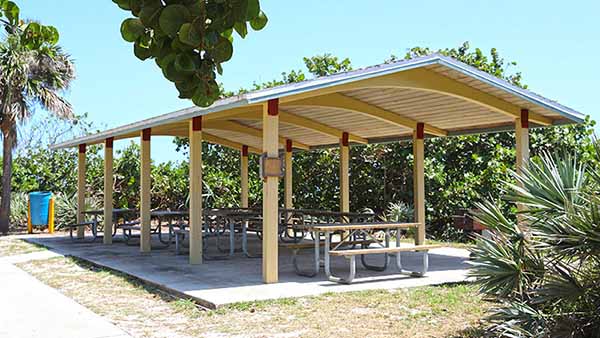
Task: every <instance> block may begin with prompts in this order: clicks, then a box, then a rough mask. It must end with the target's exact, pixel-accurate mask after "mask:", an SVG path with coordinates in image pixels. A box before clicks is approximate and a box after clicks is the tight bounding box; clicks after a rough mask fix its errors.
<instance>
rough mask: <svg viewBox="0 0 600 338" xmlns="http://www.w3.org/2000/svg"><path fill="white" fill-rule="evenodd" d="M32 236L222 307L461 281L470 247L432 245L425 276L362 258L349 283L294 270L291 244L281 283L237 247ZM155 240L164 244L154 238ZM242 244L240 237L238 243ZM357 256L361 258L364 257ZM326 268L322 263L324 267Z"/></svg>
mask: <svg viewBox="0 0 600 338" xmlns="http://www.w3.org/2000/svg"><path fill="white" fill-rule="evenodd" d="M26 240H28V241H30V242H33V243H37V244H40V245H43V246H45V247H48V248H49V249H50V250H52V251H54V252H57V253H59V254H63V255H70V256H75V257H78V258H81V259H84V260H87V261H89V262H91V263H93V264H96V265H99V266H103V267H107V268H110V269H113V270H118V271H120V272H123V273H126V274H128V275H131V276H134V277H136V278H138V279H141V280H143V281H145V282H147V283H150V284H153V285H155V286H158V287H160V288H163V289H165V290H167V291H170V292H173V293H176V294H179V295H182V296H187V297H192V298H194V299H195V300H196V301H197V302H199V303H200V304H202V305H204V306H206V307H208V308H216V307H219V306H223V305H226V304H231V303H238V302H248V301H257V300H268V299H278V298H288V297H303V296H313V295H318V294H323V293H327V292H347V291H361V290H373V289H397V288H405V287H415V286H425V285H437V284H445V283H456V282H463V281H466V280H467V273H468V268H469V266H468V264H467V261H468V259H469V252H468V251H467V250H464V249H456V248H440V249H435V250H432V251H430V254H429V272H428V274H427V275H426V276H425V277H422V278H415V277H409V276H406V275H401V274H398V273H397V272H396V270H395V265H393V264H390V266H389V267H388V269H387V270H386V271H383V272H375V271H370V270H366V269H365V268H364V267H362V265H361V264H360V263H359V264H358V267H357V276H356V279H355V281H354V283H352V284H350V285H343V284H338V283H333V282H330V281H328V280H327V278H326V277H325V273H324V272H323V271H321V273H320V274H319V275H317V276H316V277H313V278H308V277H302V276H298V275H297V274H296V273H295V272H294V267H293V264H292V255H291V252H290V251H289V250H286V249H283V248H280V250H279V283H276V284H263V282H262V270H261V265H262V260H261V259H260V258H247V257H245V256H244V255H243V254H242V253H237V254H236V255H235V256H234V257H233V258H230V259H224V260H207V261H205V263H204V264H202V265H196V266H192V265H189V264H188V256H187V255H185V254H184V255H175V252H174V245H172V246H170V247H169V248H167V249H160V250H159V249H155V250H153V251H152V252H151V253H148V254H142V253H140V251H139V247H138V246H127V245H125V244H124V243H122V242H120V241H119V239H118V238H116V239H115V243H114V244H112V245H110V246H105V245H103V244H102V240H101V239H100V240H97V241H96V242H94V243H89V242H88V243H80V242H72V241H71V240H70V239H69V238H68V237H65V236H59V235H55V236H50V235H41V236H40V235H38V236H32V237H28V238H27V239H26ZM153 241H156V242H153V246H155V247H160V246H161V245H160V243H159V242H158V240H156V239H153ZM214 244H215V243H214V242H213V241H209V243H208V247H209V251H211V252H209V255H210V254H212V255H216V254H218V251H217V250H216V248H215V245H214ZM238 245H239V243H238ZM249 248H250V251H251V252H260V240H259V239H258V238H256V237H254V238H251V239H250V240H249ZM302 255H303V256H302V257H301V259H300V263H301V264H302V266H305V267H306V269H309V268H310V267H311V266H312V265H311V262H312V259H313V256H312V251H311V250H306V251H305V252H303V253H302ZM368 259H369V261H370V262H376V261H379V262H381V260H382V258H381V256H380V257H378V256H377V255H371V256H369V257H368ZM357 261H360V259H358V260H357ZM402 261H403V265H404V267H405V268H406V269H411V268H414V269H415V270H416V269H418V266H419V264H420V262H421V255H420V254H418V253H403V254H402ZM321 270H322V269H321ZM332 270H333V271H334V272H337V273H339V274H344V273H346V271H348V262H347V260H345V259H344V258H342V257H332Z"/></svg>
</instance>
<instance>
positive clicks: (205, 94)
mask: <svg viewBox="0 0 600 338" xmlns="http://www.w3.org/2000/svg"><path fill="white" fill-rule="evenodd" d="M219 92H220V90H219V85H218V84H217V82H215V81H214V80H211V81H208V82H201V83H199V84H198V87H197V88H196V91H195V92H194V96H193V97H192V102H194V104H195V105H197V106H200V107H208V106H210V105H211V104H212V103H213V102H214V101H215V100H217V99H218V97H219Z"/></svg>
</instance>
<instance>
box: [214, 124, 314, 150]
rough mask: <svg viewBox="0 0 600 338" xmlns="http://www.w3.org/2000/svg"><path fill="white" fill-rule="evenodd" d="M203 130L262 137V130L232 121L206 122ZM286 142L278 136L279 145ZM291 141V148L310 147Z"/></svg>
mask: <svg viewBox="0 0 600 338" xmlns="http://www.w3.org/2000/svg"><path fill="white" fill-rule="evenodd" d="M204 128H207V129H220V130H228V131H233V132H236V133H241V134H247V135H251V136H254V137H258V138H260V139H262V137H263V131H262V129H258V128H254V127H249V126H246V125H243V124H241V123H237V122H233V121H222V120H212V121H207V122H206V123H204ZM287 140H288V139H287V138H285V137H283V136H279V143H280V144H282V145H285V144H286V142H287ZM291 141H292V146H293V147H294V148H298V149H304V150H309V149H310V146H308V145H306V144H304V143H301V142H298V141H294V140H291Z"/></svg>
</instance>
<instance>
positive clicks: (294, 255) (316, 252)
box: [292, 232, 320, 277]
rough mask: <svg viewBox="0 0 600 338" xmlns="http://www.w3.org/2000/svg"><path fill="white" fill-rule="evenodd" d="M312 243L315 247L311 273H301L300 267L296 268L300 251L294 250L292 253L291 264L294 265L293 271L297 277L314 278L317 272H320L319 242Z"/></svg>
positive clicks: (315, 234)
mask: <svg viewBox="0 0 600 338" xmlns="http://www.w3.org/2000/svg"><path fill="white" fill-rule="evenodd" d="M313 235H314V236H316V237H318V234H317V233H316V232H315V233H314V234H313ZM314 242H315V246H314V256H315V260H314V267H313V271H309V272H305V271H302V270H301V269H300V267H299V266H298V252H299V251H300V249H294V250H293V251H292V263H293V264H294V270H296V273H297V274H298V275H300V276H304V277H314V276H316V275H318V274H319V270H320V261H319V251H320V247H319V241H314Z"/></svg>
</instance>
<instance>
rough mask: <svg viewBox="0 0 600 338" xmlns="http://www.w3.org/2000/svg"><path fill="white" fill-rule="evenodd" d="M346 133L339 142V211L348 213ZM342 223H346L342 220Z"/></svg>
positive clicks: (348, 162) (348, 164)
mask: <svg viewBox="0 0 600 338" xmlns="http://www.w3.org/2000/svg"><path fill="white" fill-rule="evenodd" d="M348 136H349V135H348V133H343V134H342V138H341V140H340V211H341V212H350V145H349V143H348ZM344 221H347V220H346V219H344Z"/></svg>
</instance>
